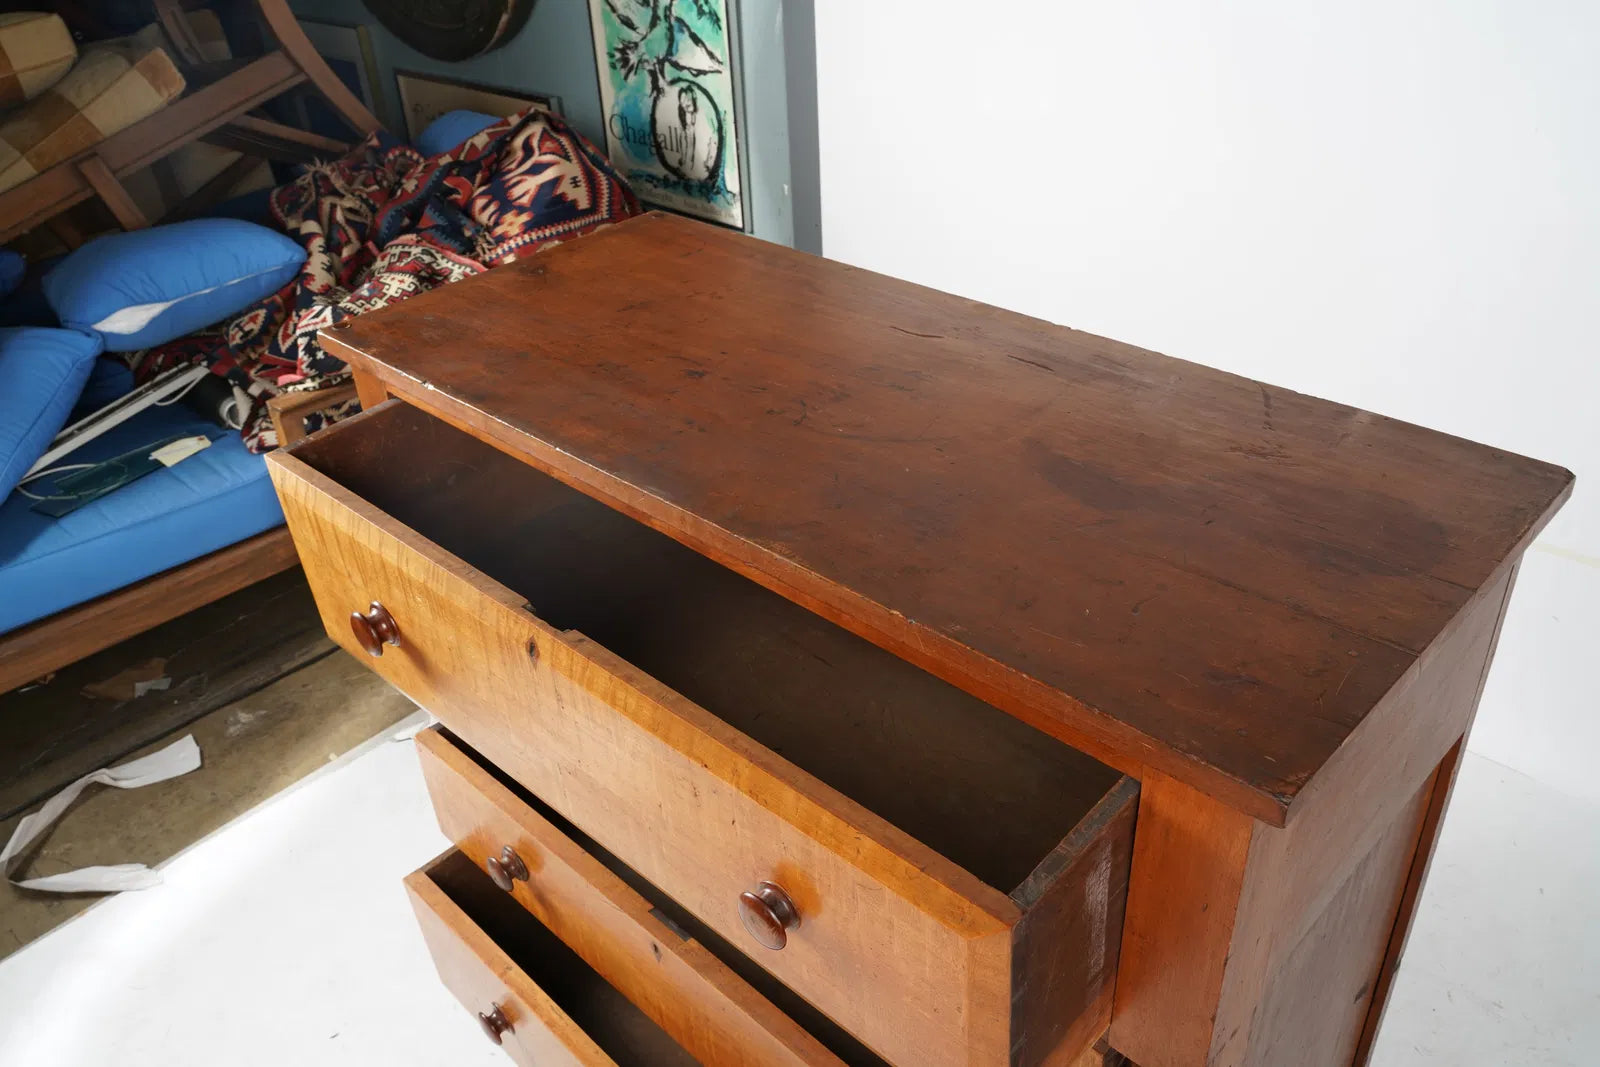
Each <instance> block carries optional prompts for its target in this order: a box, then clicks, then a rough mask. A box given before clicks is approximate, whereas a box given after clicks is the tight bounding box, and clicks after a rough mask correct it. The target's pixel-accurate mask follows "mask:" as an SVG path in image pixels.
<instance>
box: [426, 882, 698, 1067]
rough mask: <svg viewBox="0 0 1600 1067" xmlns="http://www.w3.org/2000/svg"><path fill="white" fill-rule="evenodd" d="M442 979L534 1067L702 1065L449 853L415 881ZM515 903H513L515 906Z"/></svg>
mask: <svg viewBox="0 0 1600 1067" xmlns="http://www.w3.org/2000/svg"><path fill="white" fill-rule="evenodd" d="M406 891H407V892H408V893H409V894H410V895H411V907H412V910H414V911H415V912H416V913H417V923H418V924H419V925H420V926H421V927H422V937H423V940H425V941H426V942H427V943H428V951H429V953H431V954H432V956H433V963H434V966H435V967H437V968H438V970H439V977H440V979H441V980H443V982H444V984H445V987H446V988H447V989H449V990H450V992H451V993H452V994H454V995H455V998H456V999H457V1000H459V1001H461V1003H462V1006H464V1007H465V1008H466V1009H467V1010H468V1011H470V1012H473V1013H474V1014H475V1015H477V1017H478V1024H479V1025H480V1026H482V1027H483V1032H484V1035H485V1036H486V1037H487V1038H488V1039H489V1040H490V1041H493V1042H494V1043H495V1044H497V1045H499V1046H501V1047H502V1048H504V1049H505V1050H506V1052H508V1053H509V1054H510V1056H511V1059H512V1060H513V1061H514V1062H515V1063H518V1064H522V1065H524V1067H555V1065H560V1067H694V1065H695V1064H696V1063H698V1062H699V1061H697V1060H696V1059H695V1058H694V1057H693V1056H691V1055H689V1053H688V1052H686V1051H685V1050H684V1049H683V1048H682V1046H680V1045H678V1044H677V1043H676V1042H675V1041H673V1040H672V1038H671V1037H670V1036H668V1034H667V1033H666V1031H664V1030H662V1029H661V1028H660V1027H659V1026H657V1025H655V1024H654V1023H653V1022H651V1020H650V1019H649V1018H648V1017H646V1016H645V1014H644V1013H643V1012H642V1011H640V1010H639V1009H638V1008H637V1007H635V1006H634V1005H633V1004H632V1003H631V1002H630V1001H629V1000H628V999H627V998H626V997H624V996H623V995H622V994H621V993H619V992H617V991H616V990H615V989H613V988H612V987H611V986H609V985H608V984H606V982H605V980H604V979H602V978H601V977H600V975H598V974H597V973H595V972H594V971H593V970H592V969H590V968H589V967H587V966H586V965H585V964H584V962H583V961H582V960H581V959H579V958H578V956H577V954H576V953H574V952H573V951H572V950H571V949H569V948H568V947H567V946H566V945H564V944H562V943H561V941H560V940H559V939H558V938H557V937H556V936H555V935H554V934H552V933H551V932H550V931H549V930H548V929H546V928H545V927H543V926H542V925H540V924H539V923H538V922H537V921H536V920H534V919H532V918H530V917H529V916H528V915H526V914H522V913H520V911H519V909H518V908H517V907H516V905H515V904H510V902H509V901H507V900H504V899H496V897H497V890H496V889H495V887H494V885H493V884H492V883H490V882H489V880H488V878H486V877H485V876H484V875H483V874H482V873H481V872H479V871H478V870H477V869H476V868H475V867H474V866H473V865H472V863H471V861H470V860H468V859H467V858H466V857H465V856H463V855H461V853H459V852H448V853H446V854H445V855H443V856H440V857H439V858H438V859H436V860H434V861H433V862H432V863H430V864H428V865H427V866H426V867H423V868H422V869H421V870H419V871H416V872H414V873H412V874H411V875H409V876H408V877H407V878H406ZM508 905H509V906H508Z"/></svg>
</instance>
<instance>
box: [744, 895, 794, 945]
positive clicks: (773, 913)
mask: <svg viewBox="0 0 1600 1067" xmlns="http://www.w3.org/2000/svg"><path fill="white" fill-rule="evenodd" d="M739 920H740V921H741V922H743V923H744V928H745V929H746V930H748V931H750V936H751V937H753V938H755V939H756V940H757V941H759V942H761V944H762V945H764V946H766V947H767V948H770V949H772V950H773V951H777V950H778V949H781V948H782V947H783V946H785V945H787V944H788V943H789V931H790V930H793V929H795V928H797V927H798V926H799V925H800V913H799V912H798V911H796V910H795V906H794V901H792V900H790V899H789V894H788V893H785V892H784V891H783V889H782V887H781V886H777V885H774V884H772V883H771V882H762V883H761V884H760V885H758V886H756V888H755V892H750V891H749V890H746V891H745V892H743V893H740V894H739Z"/></svg>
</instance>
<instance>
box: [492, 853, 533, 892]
mask: <svg viewBox="0 0 1600 1067" xmlns="http://www.w3.org/2000/svg"><path fill="white" fill-rule="evenodd" d="M483 869H484V870H486V871H488V872H489V877H490V878H491V879H492V880H493V881H494V884H495V885H497V886H499V887H500V888H501V889H504V890H505V891H506V892H507V893H509V892H511V885H512V883H513V882H526V881H527V880H528V865H527V864H526V863H523V862H522V857H521V856H519V855H517V854H516V852H514V851H513V850H512V848H511V846H510V845H506V846H505V847H504V848H502V849H501V850H500V858H499V859H495V858H494V857H493V856H490V857H489V858H488V859H486V860H484V861H483Z"/></svg>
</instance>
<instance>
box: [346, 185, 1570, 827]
mask: <svg viewBox="0 0 1600 1067" xmlns="http://www.w3.org/2000/svg"><path fill="white" fill-rule="evenodd" d="M324 338H325V339H326V341H327V343H328V345H329V348H330V351H333V352H335V353H336V354H339V355H342V356H347V357H349V358H351V359H352V361H353V362H355V363H356V364H357V366H358V367H360V368H362V369H364V370H368V371H370V372H371V373H373V374H375V375H376V376H378V377H379V378H381V379H382V380H383V381H384V383H385V384H386V385H387V386H388V388H389V389H390V391H391V392H393V393H395V394H397V395H400V396H402V397H405V398H407V399H409V400H411V401H412V402H414V403H417V404H419V405H421V406H423V407H425V408H427V409H428V410H430V411H432V412H434V413H435V414H437V415H439V416H441V417H443V418H445V419H446V420H448V421H451V422H453V423H455V424H456V425H458V426H460V427H462V428H464V429H466V430H468V431H470V432H473V433H475V434H477V435H478V436H480V437H483V438H484V439H485V440H489V441H491V442H492V443H494V444H496V445H498V446H499V447H501V448H502V449H504V450H506V451H509V452H512V453H513V454H516V455H518V456H521V457H522V458H524V459H525V460H526V461H527V462H529V463H531V464H533V465H534V466H537V467H539V468H541V469H544V470H546V471H548V472H549V473H551V474H554V475H555V476H556V477H558V478H560V479H562V480H563V481H567V482H569V483H570V484H572V485H574V486H576V487H578V488H580V489H582V490H584V491H585V492H587V493H589V494H590V495H592V496H595V497H597V498H599V499H601V500H604V501H606V502H607V503H610V504H611V505H613V506H615V507H617V508H619V509H621V510H623V511H625V512H627V513H629V514H631V515H633V516H634V517H635V518H638V519H641V520H642V521H644V522H646V523H648V524H650V525H652V526H655V527H656V528H658V529H660V530H663V531H664V532H666V533H668V534H671V535H672V536H674V537H677V538H678V539H679V540H682V541H684V542H685V543H687V544H689V545H690V546H691V547H694V548H696V549H698V550H699V551H701V552H704V553H706V554H707V555H711V556H713V557H714V558H717V559H719V560H721V561H722V562H724V563H726V564H727V565H729V566H732V567H734V568H735V569H737V570H740V571H742V572H743V573H745V574H747V575H749V576H750V577H752V578H754V579H756V580H757V581H760V582H762V583H763V584H765V585H767V586H769V587H770V588H773V589H775V590H776V591H778V592H780V593H783V594H784V595H786V596H789V597H791V598H792V599H795V600H797V601H799V602H800V603H802V604H804V605H806V606H808V607H811V608H812V609H813V610H817V611H820V612H821V613H823V614H825V615H827V616H829V617H830V618H833V619H835V620H837V621H840V622H842V623H843V624H844V625H846V626H848V627H850V628H852V629H855V630H857V631H858V632H860V633H862V634H864V635H865V636H867V637H869V638H871V639H873V640H875V641H877V642H878V643H880V644H883V645H885V646H886V647H888V648H890V649H891V650H893V651H895V652H897V653H899V654H900V655H902V656H905V657H906V658H908V659H911V660H913V661H914V662H917V663H919V664H920V665H922V666H924V667H926V668H928V669H929V670H932V671H933V672H934V673H936V674H939V675H941V676H943V677H945V678H946V679H948V680H950V681H952V682H954V683H955V684H957V685H960V686H962V687H963V688H966V689H968V690H969V691H971V692H973V693H974V694H976V695H978V696H980V697H983V698H984V699H986V700H989V701H990V702H991V703H994V704H996V705H997V706H1000V707H1002V708H1004V709H1005V710H1007V711H1010V712H1011V713H1012V714H1015V715H1018V716H1019V717H1021V718H1023V719H1025V720H1027V721H1030V722H1032V723H1034V724H1035V725H1038V726H1040V727H1042V728H1045V729H1048V730H1050V731H1051V732H1053V733H1056V734H1057V735H1058V736H1061V737H1063V738H1064V739H1066V740H1068V741H1069V742H1072V743H1074V744H1077V745H1079V746H1080V747H1083V748H1084V749H1085V750H1086V751H1089V752H1091V753H1092V754H1094V755H1096V756H1098V757H1099V758H1101V759H1103V760H1105V761H1107V762H1110V763H1112V764H1114V765H1116V766H1119V767H1121V768H1122V769H1124V770H1128V771H1131V772H1133V773H1137V771H1138V768H1140V767H1143V766H1154V767H1157V768H1159V769H1161V770H1162V771H1163V772H1165V773H1167V774H1170V775H1172V776H1174V777H1177V778H1179V779H1181V780H1185V781H1188V782H1189V783H1190V784H1192V785H1194V786H1196V787H1197V788H1200V789H1202V790H1204V791H1206V792H1208V793H1211V794H1212V795H1214V796H1217V797H1219V798H1221V799H1223V800H1224V801H1226V802H1228V803H1230V804H1233V805H1234V806H1236V807H1239V808H1241V809H1242V810H1245V811H1248V812H1250V813H1252V814H1254V815H1256V816H1257V817H1258V818H1262V819H1264V820H1266V821H1268V822H1273V823H1279V824H1281V823H1282V822H1283V821H1284V819H1285V818H1286V815H1287V812H1288V810H1289V808H1290V805H1291V804H1292V802H1293V800H1294V798H1295V796H1296V795H1297V794H1298V793H1299V792H1300V791H1301V790H1302V788H1303V787H1304V786H1305V785H1306V784H1307V782H1308V781H1309V780H1310V779H1311V777H1312V776H1313V775H1314V774H1315V773H1316V771H1317V770H1318V768H1320V767H1321V766H1322V765H1323V764H1324V763H1326V762H1327V760H1328V759H1329V758H1330V756H1332V754H1333V753H1334V752H1335V751H1336V750H1337V749H1338V747H1339V746H1340V744H1341V743H1342V742H1343V741H1344V740H1345V739H1346V738H1347V737H1348V736H1349V735H1350V734H1351V732H1352V731H1354V730H1355V729H1356V728H1357V727H1358V726H1359V724H1360V723H1361V722H1362V720H1363V718H1364V717H1365V716H1366V715H1367V714H1368V713H1369V712H1370V711H1371V710H1372V709H1373V708H1374V707H1375V706H1376V705H1377V703H1378V702H1379V701H1380V700H1381V699H1382V697H1383V696H1384V694H1385V693H1386V692H1388V691H1389V690H1390V688H1391V687H1392V686H1394V684H1395V683H1396V682H1397V681H1398V680H1399V679H1400V678H1401V677H1402V675H1404V674H1405V672H1407V671H1408V670H1411V669H1413V667H1414V665H1415V663H1416V661H1417V659H1418V657H1419V655H1420V654H1421V653H1422V652H1423V651H1424V650H1425V649H1426V648H1427V647H1428V645H1429V644H1430V643H1431V642H1432V641H1433V640H1434V639H1435V638H1436V637H1438V636H1439V635H1440V633H1441V632H1442V631H1444V629H1445V628H1446V627H1447V626H1448V624H1449V623H1450V621H1451V619H1452V618H1454V617H1455V616H1456V614H1457V613H1458V612H1459V611H1460V610H1461V609H1462V607H1463V606H1464V605H1465V604H1466V603H1467V602H1468V601H1469V600H1470V599H1471V598H1472V597H1473V596H1474V595H1475V594H1476V593H1477V592H1478V590H1480V589H1481V588H1482V587H1484V586H1485V585H1486V584H1487V583H1488V582H1489V581H1490V579H1491V578H1492V577H1494V576H1496V575H1497V574H1498V573H1500V571H1501V570H1502V568H1503V567H1505V566H1508V565H1509V563H1510V561H1512V560H1514V559H1515V557H1516V556H1517V555H1518V554H1520V552H1521V551H1522V549H1523V548H1525V547H1526V545H1527V543H1528V541H1529V540H1530V539H1531V538H1532V537H1533V535H1534V534H1535V533H1537V531H1538V530H1539V529H1540V528H1541V527H1542V526H1543V525H1544V523H1545V522H1546V521H1547V520H1548V519H1549V517H1550V515H1551V514H1553V513H1554V511H1555V509H1556V508H1557V507H1558V506H1559V504H1560V503H1561V501H1562V500H1564V499H1565V497H1566V496H1567V495H1568V494H1569V493H1570V491H1571V485H1572V475H1571V474H1570V473H1569V472H1568V471H1566V470H1563V469H1562V468H1560V467H1556V466H1552V465H1550V464H1546V463H1541V462H1538V461H1535V460H1531V459H1527V458H1525V457H1522V456H1518V455H1514V454H1511V453H1508V452H1503V451H1500V450H1498V449H1494V448H1489V447H1486V446H1483V445H1478V444H1474V443H1472V442H1469V441H1465V440H1462V439H1460V438H1456V437H1451V436H1448V435H1445V434H1442V433H1437V432H1435V431H1432V430H1426V429H1422V428H1420V427H1417V426H1413V425H1409V424H1406V423H1402V422H1397V421H1395V420H1392V419H1388V418H1384V417H1381V416H1377V415H1373V414H1370V413H1367V412H1364V411H1360V410H1358V409H1355V408H1350V407H1345V406H1343V405H1340V404H1334V403H1329V402H1326V401H1322V400H1317V399H1314V398H1312V397H1308V396H1304V395H1302V394H1299V393H1294V392H1291V391H1288V390H1285V389H1279V388H1275V387H1272V386H1269V385H1264V384H1261V383H1259V382H1255V381H1252V380H1249V379H1246V378H1241V377H1238V376H1235V375H1231V374H1226V373H1223V372H1221V371H1217V370H1212V369H1210V368H1207V367H1203V366H1199V365H1197V364H1193V363H1187V362H1184V361H1182V360H1178V359H1173V358H1170V357H1167V356H1163V355H1159V354H1157V353H1154V352H1149V351H1146V350H1143V349H1139V348H1135V347H1133V346H1131V345H1126V344H1121V343H1119V342H1116V341H1110V340H1107V339H1105V338H1101V337H1096V336H1093V335H1090V334H1085V333H1081V332H1078V331H1076V330H1071V329H1068V328H1065V327H1061V326H1055V325H1052V324H1050V323H1046V322H1042V321H1039V320H1037V319H1031V318H1027V317H1025V316H1022V315H1017V314H1013V313H1011V312H1007V311H1002V310H999V309H997V308H993V307H988V306H986V305H983V304H978V303H974V302H972V301H970V300H965V299H962V298H959V297H955V296H950V295H947V294H944V293H939V292H935V291H932V290H928V289H924V288H921V287H919V286H916V285H912V284H909V283H907V282H902V281H898V280H895V279H892V278H888V277H884V276H882V275H877V274H872V273H869V272H867V271H863V270H858V269H855V268H851V267H848V266H844V265H842V264H838V263H833V262H829V261H827V260H823V259H819V258H815V257H811V256H808V255H804V254H801V253H796V252H793V251H790V250H788V249H784V248H780V247H777V246H774V245H770V244H767V243H764V242H761V241H757V240H754V239H750V238H746V237H743V236H740V235H737V234H733V233H729V232H726V231H722V230H719V229H716V228H714V227H711V226H706V225H702V224H698V223H693V222H688V221H685V220H681V219H678V218H674V217H671V216H664V215H651V216H646V217H644V218H640V219H637V220H633V221H630V222H627V223H624V224H622V225H619V226H615V227H611V228H608V229H606V230H603V231H600V232H598V233H596V234H594V235H592V236H589V237H586V238H583V239H581V240H578V241H574V242H571V243H569V244H566V245H562V246H560V247H558V248H555V249H553V250H551V251H549V252H546V253H544V254H542V255H539V256H536V257H533V258H531V259H529V260H525V261H523V262H520V263H516V264H513V265H511V266H508V267H505V268H501V269H498V270H494V271H490V272H488V273H487V274H484V275H482V276H479V277H475V278H472V279H469V280H467V281H465V282H462V283H459V284H457V285H452V286H448V287H445V288H441V289H437V290H434V291H432V292H429V293H425V294H423V295H421V296H418V297H415V298H413V299H411V300H408V301H406V302H404V303H402V304H399V305H395V306H393V307H390V308H388V309H385V310H382V311H378V312H375V313H372V314H370V315H364V316H362V317H361V318H360V319H359V320H356V321H354V322H353V323H352V324H351V326H350V327H349V328H348V329H341V330H338V331H333V332H330V333H327V334H324ZM397 467H398V468H399V469H402V470H403V457H397Z"/></svg>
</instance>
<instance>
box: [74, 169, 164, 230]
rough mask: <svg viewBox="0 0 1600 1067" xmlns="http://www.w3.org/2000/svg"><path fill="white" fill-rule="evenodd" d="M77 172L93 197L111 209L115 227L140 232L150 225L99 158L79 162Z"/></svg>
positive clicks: (126, 191) (125, 190)
mask: <svg viewBox="0 0 1600 1067" xmlns="http://www.w3.org/2000/svg"><path fill="white" fill-rule="evenodd" d="M78 171H79V172H80V173H81V174H82V175H83V179H84V181H86V182H88V183H89V187H90V188H91V189H93V190H94V193H95V195H96V196H98V197H99V198H100V199H101V200H103V201H105V205H106V207H108V208H110V209H111V214H112V215H114V216H116V219H117V225H119V226H121V227H122V228H123V229H124V230H142V229H144V228H145V227H146V226H148V225H150V220H149V219H147V218H145V217H144V212H143V211H140V210H139V205H138V204H136V203H134V202H133V197H132V196H130V195H128V190H127V189H126V188H124V187H123V185H122V183H121V182H119V181H117V176H116V175H115V174H112V173H111V168H110V167H108V166H106V164H105V161H104V160H103V159H101V158H100V157H99V156H89V157H88V158H86V159H84V160H82V161H80V162H79V163H78Z"/></svg>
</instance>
